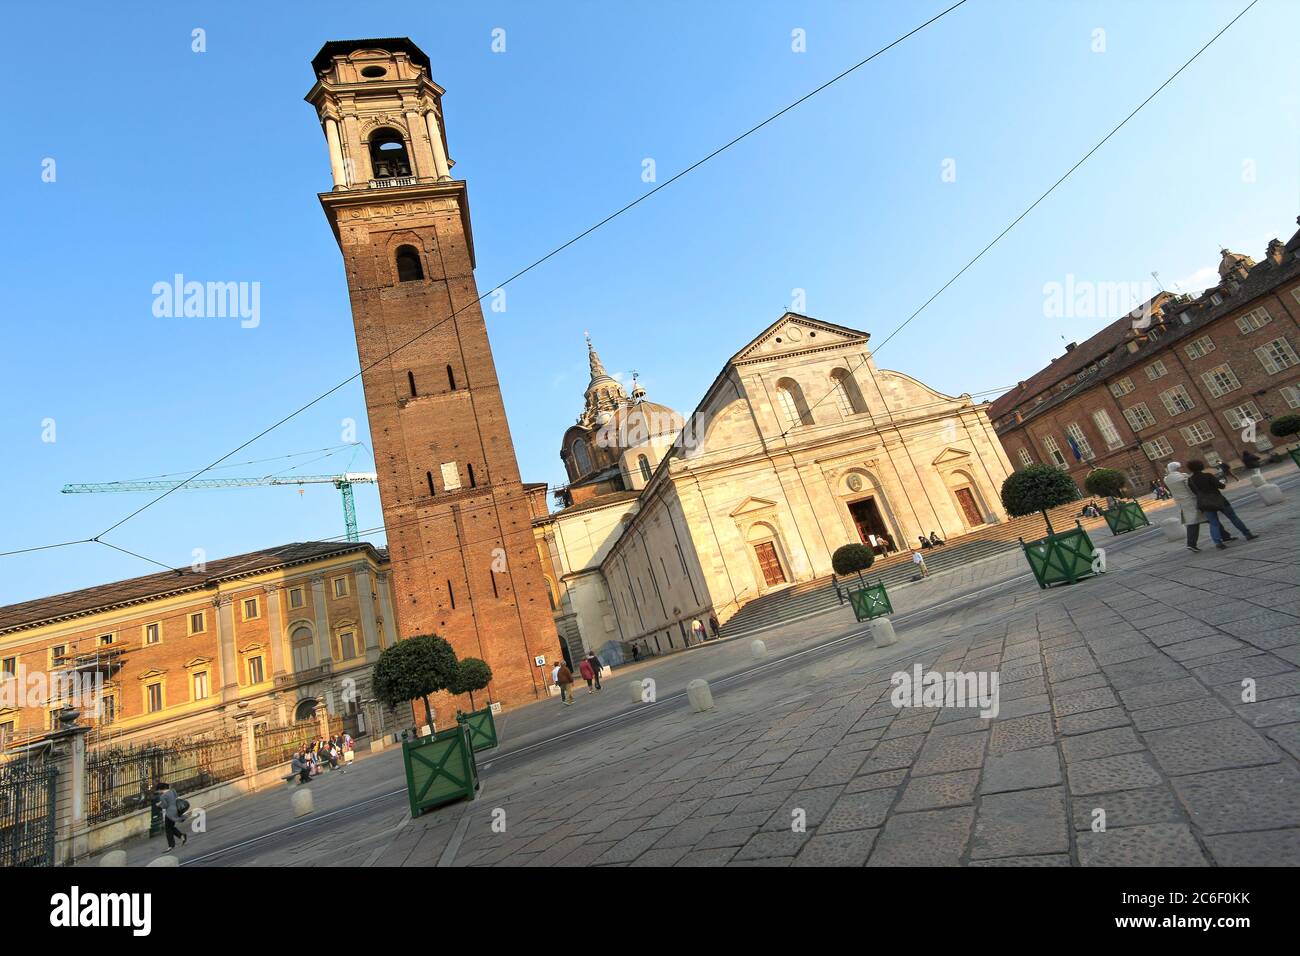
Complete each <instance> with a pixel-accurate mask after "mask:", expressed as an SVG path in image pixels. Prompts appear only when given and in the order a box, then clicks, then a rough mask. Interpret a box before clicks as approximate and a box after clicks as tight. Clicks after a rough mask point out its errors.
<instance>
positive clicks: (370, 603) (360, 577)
mask: <svg viewBox="0 0 1300 956" xmlns="http://www.w3.org/2000/svg"><path fill="white" fill-rule="evenodd" d="M352 570H353V571H354V572H355V573H356V579H357V607H359V608H360V609H361V636H362V637H363V638H364V639H365V642H366V643H365V648H366V660H374V659H375V658H376V657H378V656H379V630H378V628H377V627H376V626H375V588H374V585H373V584H372V583H371V579H370V565H368V564H366V563H365V562H364V561H360V562H358V563H357V564H355V565H353V567H352Z"/></svg>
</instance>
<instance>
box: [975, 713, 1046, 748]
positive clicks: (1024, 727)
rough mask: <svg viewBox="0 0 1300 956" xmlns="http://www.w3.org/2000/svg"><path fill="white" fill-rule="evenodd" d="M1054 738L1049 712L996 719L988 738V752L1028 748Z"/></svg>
mask: <svg viewBox="0 0 1300 956" xmlns="http://www.w3.org/2000/svg"><path fill="white" fill-rule="evenodd" d="M1055 739H1056V736H1055V734H1054V733H1053V732H1052V717H1051V715H1050V714H1030V715H1029V716H1028V717H1016V718H1014V719H1012V720H997V721H995V722H994V724H993V736H992V737H990V738H989V754H990V755H993V754H998V753H1009V752H1010V751H1013V750H1029V749H1030V748H1031V747H1041V746H1042V745H1044V744H1050V743H1052V742H1053V741H1054V740H1055Z"/></svg>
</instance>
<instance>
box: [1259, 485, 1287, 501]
mask: <svg viewBox="0 0 1300 956" xmlns="http://www.w3.org/2000/svg"><path fill="white" fill-rule="evenodd" d="M1259 497H1260V500H1262V501H1263V502H1264V504H1266V505H1280V504H1281V503H1282V502H1283V501H1284V500H1285V499H1286V495H1284V494H1282V489H1281V488H1279V487H1278V486H1277V485H1275V484H1272V483H1271V482H1267V481H1266V482H1264V484H1262V485H1260V486H1259Z"/></svg>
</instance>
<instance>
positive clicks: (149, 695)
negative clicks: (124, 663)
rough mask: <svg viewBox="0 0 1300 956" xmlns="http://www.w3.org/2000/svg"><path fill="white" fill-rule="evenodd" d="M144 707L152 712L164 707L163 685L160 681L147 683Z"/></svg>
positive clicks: (154, 712)
mask: <svg viewBox="0 0 1300 956" xmlns="http://www.w3.org/2000/svg"><path fill="white" fill-rule="evenodd" d="M144 709H145V710H146V711H147V712H148V713H150V714H156V713H158V711H160V710H162V709H163V686H162V684H161V683H160V682H154V683H152V684H146V685H145V688H144Z"/></svg>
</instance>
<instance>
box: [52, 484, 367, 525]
mask: <svg viewBox="0 0 1300 956" xmlns="http://www.w3.org/2000/svg"><path fill="white" fill-rule="evenodd" d="M378 481H379V476H378V475H376V474H375V473H374V472H373V471H349V472H346V473H344V474H342V475H286V476H283V477H276V476H270V477H267V478H195V479H193V480H191V481H181V482H176V481H105V482H100V483H98V484H94V483H89V484H84V483H83V484H72V485H64V486H63V489H62V491H63V493H64V494H65V495H79V494H92V493H99V492H105V491H171V490H173V489H179V490H181V491H199V490H203V489H208V488H252V487H256V486H261V485H325V484H329V485H333V486H334V487H335V488H337V489H338V490H339V492H340V493H341V494H342V495H343V524H344V526H345V527H346V529H347V539H348V540H349V541H358V540H360V539H359V538H358V537H357V507H356V503H355V502H354V501H353V500H352V486H353V485H365V484H376V483H377V482H378Z"/></svg>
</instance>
